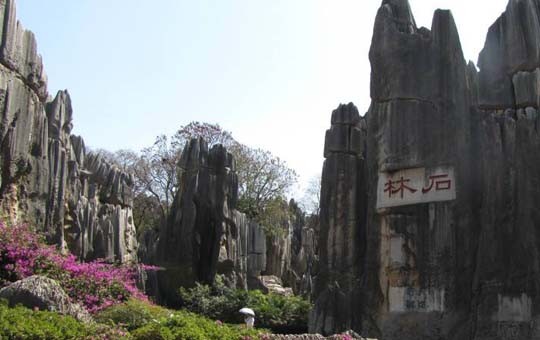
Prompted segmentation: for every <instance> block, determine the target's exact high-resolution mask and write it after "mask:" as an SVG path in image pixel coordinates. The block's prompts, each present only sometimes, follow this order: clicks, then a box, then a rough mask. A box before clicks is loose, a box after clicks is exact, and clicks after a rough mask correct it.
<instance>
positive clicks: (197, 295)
mask: <svg viewBox="0 0 540 340" xmlns="http://www.w3.org/2000/svg"><path fill="white" fill-rule="evenodd" d="M179 293H180V297H181V300H182V302H183V306H184V308H186V309H188V310H189V311H191V312H194V313H197V314H200V315H204V316H206V317H209V318H212V319H216V320H221V321H224V322H229V323H240V322H243V316H242V315H240V314H239V313H238V311H239V310H240V309H241V308H243V307H249V308H252V309H253V310H254V311H255V314H256V318H255V319H256V322H255V325H256V326H257V327H263V328H269V329H271V330H272V331H274V332H277V333H303V332H306V331H307V322H308V320H307V318H308V314H309V310H310V309H311V305H310V303H309V302H307V301H306V300H304V299H302V298H300V297H295V296H291V297H286V296H282V295H277V294H263V293H262V292H260V291H244V290H240V289H231V288H227V287H225V285H223V283H222V282H221V281H220V280H216V284H215V285H214V286H213V287H209V286H206V285H201V284H197V285H196V286H195V287H194V288H190V289H185V288H180V291H179Z"/></svg>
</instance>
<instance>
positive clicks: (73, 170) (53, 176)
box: [0, 0, 137, 262]
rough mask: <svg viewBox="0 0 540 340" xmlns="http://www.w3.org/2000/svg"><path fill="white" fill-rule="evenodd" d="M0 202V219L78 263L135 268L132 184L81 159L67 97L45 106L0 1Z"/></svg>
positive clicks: (9, 0) (19, 30) (32, 50)
mask: <svg viewBox="0 0 540 340" xmlns="http://www.w3.org/2000/svg"><path fill="white" fill-rule="evenodd" d="M0 19H1V24H0V27H1V29H2V35H1V44H0V111H1V122H0V140H1V149H0V168H1V169H2V173H1V184H0V201H1V204H2V208H3V211H4V214H5V215H7V216H6V217H9V218H11V219H12V220H15V221H26V222H29V223H31V224H32V225H34V226H35V227H36V229H37V230H39V231H42V232H43V233H45V235H47V238H48V239H49V241H51V242H52V243H56V244H57V245H58V246H60V247H63V248H64V249H67V248H69V249H71V250H72V251H73V252H74V253H75V254H76V255H78V256H79V257H80V258H82V259H93V258H105V259H108V260H111V261H121V262H130V261H136V259H137V257H136V250H137V241H136V239H135V226H134V225H133V219H132V217H131V207H132V198H131V186H132V178H131V177H130V176H129V175H127V174H125V173H123V172H121V171H120V170H119V169H117V168H115V167H114V166H112V165H110V164H108V163H107V162H105V161H104V160H103V159H101V157H99V156H96V155H92V154H91V153H87V152H86V148H85V146H84V142H83V140H82V139H81V138H80V137H77V136H73V135H71V130H72V114H73V113H72V107H71V100H70V98H69V94H68V93H67V91H60V92H58V94H57V96H56V97H55V99H54V100H51V99H48V95H47V87H46V86H47V84H46V83H47V81H46V79H47V78H46V76H45V72H44V71H43V65H42V62H41V57H40V56H39V55H38V54H37V47H36V41H35V38H34V35H33V34H32V33H31V32H29V31H26V30H24V29H23V27H22V26H21V24H20V23H19V22H18V21H17V20H16V13H15V4H14V1H13V0H1V1H0Z"/></svg>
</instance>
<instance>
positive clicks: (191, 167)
mask: <svg viewBox="0 0 540 340" xmlns="http://www.w3.org/2000/svg"><path fill="white" fill-rule="evenodd" d="M178 167H179V168H180V169H181V171H180V173H181V174H180V179H179V183H181V185H180V188H179V189H178V191H177V193H176V196H175V198H174V201H173V204H172V208H171V214H170V216H169V219H168V223H167V225H166V226H165V227H164V228H162V230H161V231H160V234H159V239H158V241H157V246H156V247H155V249H156V255H155V259H156V264H158V265H160V266H162V267H164V268H165V270H164V271H160V272H158V273H157V275H158V283H159V293H160V296H162V299H163V301H164V302H166V303H169V304H175V303H176V302H177V301H176V294H175V291H176V290H177V289H178V287H180V286H188V287H189V286H191V285H193V284H194V283H195V282H203V283H207V284H212V283H213V282H214V279H215V276H216V275H222V276H223V277H224V278H225V280H226V283H227V284H228V285H230V286H235V287H238V288H244V289H245V288H247V285H248V279H249V277H250V276H251V277H253V276H257V275H260V272H261V271H263V270H265V268H266V267H265V266H266V243H265V241H264V240H265V238H266V236H265V233H264V231H263V229H262V228H261V227H260V226H258V225H257V224H256V223H253V222H251V221H249V219H247V218H246V217H245V215H243V214H241V213H239V212H238V211H237V210H236V201H237V196H238V179H237V175H236V172H235V170H236V169H235V161H234V158H233V157H232V155H231V154H230V153H229V152H227V150H226V148H224V147H223V146H221V145H215V146H213V147H212V148H211V149H210V150H209V149H208V145H207V143H206V142H205V141H204V140H203V139H193V140H191V141H190V142H189V143H188V144H187V145H186V147H185V148H184V151H183V153H182V157H181V160H180V162H179V164H178Z"/></svg>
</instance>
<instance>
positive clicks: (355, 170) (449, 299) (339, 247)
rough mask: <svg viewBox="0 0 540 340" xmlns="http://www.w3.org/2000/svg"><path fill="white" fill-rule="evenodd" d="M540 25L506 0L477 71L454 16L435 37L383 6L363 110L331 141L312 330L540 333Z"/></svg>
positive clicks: (401, 1) (395, 1) (442, 14)
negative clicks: (360, 143)
mask: <svg viewBox="0 0 540 340" xmlns="http://www.w3.org/2000/svg"><path fill="white" fill-rule="evenodd" d="M539 17H540V2H539V1H537V0H511V1H510V2H509V4H508V7H507V9H506V12H505V13H504V14H502V16H501V17H500V18H499V19H498V20H497V22H496V23H495V24H494V25H493V26H492V27H491V28H490V29H489V32H488V36H487V40H486V45H485V47H484V50H483V51H482V53H481V55H480V60H479V67H480V71H477V70H476V68H475V66H474V65H473V64H471V63H469V64H467V63H466V62H465V59H464V57H463V53H462V50H461V45H460V41H459V37H458V34H457V29H456V26H455V23H454V20H453V18H452V15H451V13H450V12H449V11H442V10H438V11H436V12H435V14H434V17H433V22H432V27H431V29H430V30H428V29H426V28H418V27H417V26H416V24H415V21H414V17H413V15H412V13H411V10H410V6H409V4H408V2H407V1H405V0H384V1H383V3H382V6H381V8H380V9H379V12H378V14H377V18H376V21H375V28H374V33H373V40H372V46H371V50H370V61H371V67H372V79H371V97H372V103H371V107H370V109H369V112H368V113H367V115H366V116H365V117H363V118H360V117H359V116H357V115H356V114H355V115H354V119H350V120H349V122H348V125H346V127H343V124H341V125H340V124H337V121H338V120H337V119H336V118H335V117H342V116H343V115H344V114H345V113H346V112H350V111H351V110H352V109H349V108H347V107H346V106H340V108H338V110H337V111H336V112H337V113H336V112H334V113H333V115H332V127H331V129H330V130H329V131H328V132H327V136H326V145H325V157H326V161H325V165H324V170H323V180H322V197H321V199H322V201H321V234H320V238H319V247H320V249H321V251H320V263H319V265H320V268H319V274H318V276H317V277H316V281H315V282H316V289H315V296H316V300H315V301H316V302H315V308H314V311H313V315H312V318H311V321H310V323H311V324H310V330H311V331H319V332H323V333H325V334H331V333H335V332H339V331H342V330H345V329H349V328H351V329H353V330H355V331H357V332H358V333H361V334H364V335H368V336H371V337H377V338H381V339H411V340H412V339H478V340H479V339H482V340H487V339H536V338H539V337H540V332H539V331H538V330H539V329H540V328H539V327H538V325H539V324H540V314H538V309H539V306H540V304H539V303H540V302H539V300H538V294H537V292H538V290H539V287H538V282H540V265H539V263H540V256H539V251H540V238H539V237H538V231H537V230H538V228H539V226H540V219H539V218H538V217H539V216H540V215H539V214H538V207H537V204H536V202H538V199H540V187H539V186H538V185H536V183H539V182H540V178H539V175H538V174H539V173H540V158H539V156H537V155H538V154H539V151H540V138H539V134H538V119H539V117H538V108H539V105H540V102H539V99H538V98H539V96H540V92H539V90H540V89H539V86H538V75H539V74H540V73H539V72H540V71H539V69H538V67H539V66H540V63H539V48H538V44H539V41H540V39H539V36H538V32H540V21H539ZM364 122H365V123H364ZM362 124H365V129H364V128H362ZM355 128H356V129H358V128H359V129H360V136H361V138H360V139H361V140H362V139H363V140H364V141H365V143H364V147H365V149H363V151H359V152H357V153H356V154H355V153H354V152H353V151H352V150H355V149H354V148H353V145H354V144H353V142H352V140H353V137H352V131H354V129H355ZM359 150H362V149H359ZM336 202H338V203H339V204H338V203H336ZM351 239H353V240H354V241H351ZM339 306H343V307H341V308H340V307H339Z"/></svg>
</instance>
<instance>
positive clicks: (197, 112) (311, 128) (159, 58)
mask: <svg viewBox="0 0 540 340" xmlns="http://www.w3.org/2000/svg"><path fill="white" fill-rule="evenodd" d="M16 2H17V16H18V18H19V20H20V21H21V22H22V24H23V26H24V27H25V28H27V29H30V30H31V31H33V32H34V33H35V35H36V38H37V41H38V50H39V52H40V54H41V55H42V56H43V60H44V65H45V70H46V72H47V75H48V79H49V86H48V89H49V93H50V94H51V95H54V94H56V92H57V91H58V90H63V89H68V91H69V93H70V95H71V97H72V103H73V109H74V126H75V128H74V131H73V132H74V133H75V134H78V135H81V136H83V137H84V139H85V142H86V144H87V145H89V146H90V147H91V148H104V149H107V150H111V151H114V150H118V149H132V150H139V149H141V148H143V147H146V146H150V145H152V143H153V141H154V140H155V138H156V136H157V135H160V134H166V135H172V134H173V133H174V132H175V131H176V130H178V128H179V127H180V126H182V125H186V124H188V123H189V122H191V121H202V122H209V123H218V124H220V125H221V126H222V127H223V128H224V129H226V130H228V131H231V132H232V134H233V137H235V139H236V140H238V141H240V142H242V143H244V144H246V145H249V146H251V147H259V148H263V149H266V150H269V151H271V152H272V153H273V154H274V155H276V156H279V157H280V158H282V159H283V160H285V161H286V162H287V164H288V165H289V166H290V167H292V168H293V169H295V170H296V172H297V173H298V174H299V175H300V181H299V183H300V184H299V186H298V187H296V188H295V191H296V192H301V191H302V186H304V185H305V183H307V182H308V181H309V180H310V179H311V178H313V177H315V176H318V175H320V173H321V170H322V164H323V160H324V158H323V146H324V135H325V131H326V129H328V128H329V127H330V116H331V112H332V110H334V109H335V108H336V107H337V106H338V105H339V104H340V103H348V102H354V103H355V104H356V105H357V107H358V109H359V110H360V112H361V113H362V114H363V113H365V112H366V111H367V109H368V107H369V103H370V94H369V82H370V64H369V60H368V51H369V47H370V43H371V36H372V32H373V22H374V19H375V15H376V13H377V9H378V7H379V6H380V4H381V1H380V0H271V1H269V0H153V1H147V0H76V1H74V0H47V1H44V0H17V1H16ZM506 3H507V0H474V1H470V0H469V1H462V0H410V4H411V7H412V10H413V13H414V15H415V19H416V23H417V25H418V26H425V27H428V28H430V27H431V21H432V17H433V12H434V11H435V9H437V8H444V9H451V10H452V13H453V15H454V19H455V21H456V23H457V26H458V30H459V33H460V36H461V42H462V46H463V50H464V55H465V58H466V59H467V60H472V61H474V62H476V61H477V59H478V53H479V52H480V50H481V49H482V47H483V45H484V41H485V36H486V33H487V30H488V28H489V26H490V25H491V24H492V23H493V22H494V21H495V20H496V19H497V17H498V16H499V15H500V14H501V13H502V12H503V11H504V9H505V7H506Z"/></svg>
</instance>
